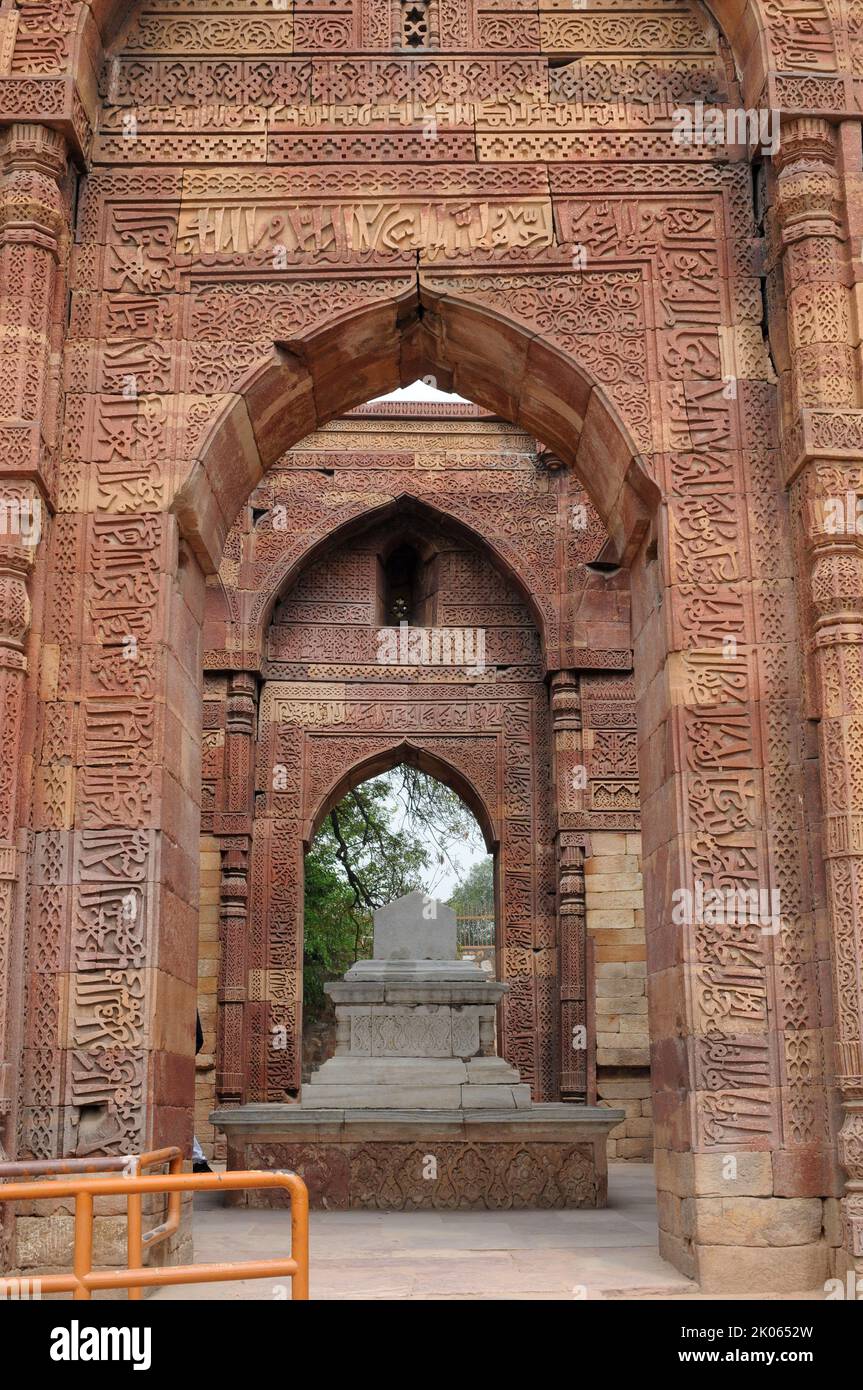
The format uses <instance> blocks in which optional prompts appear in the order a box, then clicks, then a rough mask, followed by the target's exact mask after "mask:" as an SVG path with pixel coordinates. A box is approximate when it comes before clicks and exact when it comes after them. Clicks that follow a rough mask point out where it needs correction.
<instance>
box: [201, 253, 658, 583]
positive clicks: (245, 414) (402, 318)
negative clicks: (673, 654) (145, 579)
mask: <svg viewBox="0 0 863 1390" xmlns="http://www.w3.org/2000/svg"><path fill="white" fill-rule="evenodd" d="M561 272H562V266H560V267H559V268H558V270H557V274H556V275H554V276H551V277H549V279H550V281H551V282H552V293H553V286H554V281H556V280H558V279H562V275H561ZM401 285H404V282H403V281H402V282H401ZM459 288H460V287H459V284H458V281H454V282H453V288H450V287H449V285H448V284H447V282H444V284H442V285H440V286H437V287H436V285H435V282H434V279H433V278H429V279H428V280H427V281H423V279H422V277H421V278H420V285H419V287H418V288H417V287H413V286H408V285H405V287H404V288H401V286H400V285H399V284H398V283H396V284H395V285H394V286H391V285H388V284H386V283H384V284H383V285H381V287H380V297H381V298H382V302H381V303H378V304H372V305H371V306H369V307H364V308H362V309H352V310H351V311H350V312H348V313H341V314H339V313H336V314H332V315H330V316H328V317H327V316H326V305H325V301H324V302H323V303H320V304H318V305H317V306H315V310H314V311H313V312H312V314H311V322H310V325H309V327H308V329H307V331H306V332H305V333H303V334H302V335H297V337H296V338H292V339H290V340H287V341H282V342H278V343H276V344H275V345H274V349H273V353H272V355H271V356H270V358H269V359H267V360H264V361H263V362H259V363H258V364H256V365H255V366H254V367H253V368H252V369H251V370H250V371H249V372H248V373H247V375H246V376H245V377H244V378H243V379H241V380H240V381H239V382H237V384H236V388H235V389H234V390H233V391H232V392H231V395H230V397H229V399H228V400H227V401H226V402H224V403H223V404H222V405H221V407H220V409H219V412H218V415H217V416H216V417H215V418H214V419H213V420H212V421H211V422H210V423H209V425H208V427H207V429H206V430H205V432H204V433H203V435H202V437H201V439H200V441H199V444H198V448H197V451H196V457H195V459H194V462H193V465H192V469H191V473H190V475H189V477H188V478H187V480H186V481H185V482H184V483H183V485H182V487H181V489H180V491H179V493H178V495H177V496H176V498H175V500H174V503H173V510H174V512H175V513H176V515H177V518H178V521H179V523H180V527H181V531H182V534H183V535H184V537H185V538H186V539H187V541H188V542H189V545H190V546H191V548H192V549H193V550H194V551H195V553H196V555H197V556H198V558H199V560H200V561H201V563H202V564H203V565H204V567H205V569H209V570H215V569H217V568H218V562H219V559H220V556H221V549H222V546H223V545H224V540H225V536H226V535H227V531H228V529H229V528H230V525H231V523H232V522H233V520H234V518H235V516H236V515H237V513H238V512H239V509H240V507H241V506H242V505H243V504H244V502H245V500H246V498H247V497H248V495H249V492H250V491H251V489H252V488H253V487H254V486H255V485H256V484H257V482H258V481H259V480H260V479H261V478H262V477H263V475H264V473H265V472H266V470H267V469H268V468H269V467H270V466H271V465H272V464H273V463H274V462H275V460H276V459H278V458H280V457H281V456H282V455H283V454H284V453H286V452H287V450H288V449H290V448H291V447H292V445H293V444H295V443H296V441H297V440H298V439H300V438H302V437H303V436H304V435H307V434H310V433H311V432H312V431H313V430H315V429H317V428H318V427H319V426H320V425H322V424H324V423H326V421H327V420H330V419H334V418H336V417H338V416H340V415H343V414H344V413H345V412H346V411H348V410H351V409H352V408H354V407H355V406H358V405H363V404H364V403H365V402H366V401H368V400H370V399H371V398H372V397H374V396H378V395H384V394H385V393H386V392H388V391H391V390H394V389H395V388H396V387H398V386H402V385H408V384H410V382H412V381H415V380H417V379H418V378H420V377H426V376H429V377H432V378H433V379H434V380H436V381H437V382H438V383H439V384H440V385H441V387H442V389H446V390H450V389H451V390H454V391H456V392H458V394H460V395H463V396H465V397H466V398H467V399H469V400H473V401H475V402H476V403H477V405H481V406H484V407H486V408H487V409H489V410H492V411H494V412H496V413H497V414H499V415H501V416H502V417H503V418H504V419H508V420H512V421H513V423H515V424H519V425H522V426H524V428H526V429H528V430H530V431H532V432H533V433H534V434H536V435H537V437H538V438H541V439H542V440H543V442H544V443H546V444H547V445H548V446H549V447H550V448H552V449H553V450H554V451H555V452H556V453H557V454H559V455H560V457H561V458H562V459H563V460H564V461H565V462H566V463H568V464H570V465H571V466H572V467H573V468H574V469H575V471H576V472H577V474H578V476H579V478H580V479H581V480H582V482H583V484H584V486H585V488H586V489H587V491H588V492H589V494H590V496H591V498H592V500H593V501H594V503H595V505H596V507H597V510H598V511H599V514H600V516H601V517H602V520H603V522H604V524H605V526H606V528H607V530H608V533H609V538H610V542H611V547H612V549H613V551H614V553H615V554H616V555H617V556H618V557H619V559H620V560H621V561H622V562H626V561H627V560H628V559H630V558H631V557H632V555H633V554H634V552H635V550H636V549H637V547H638V545H639V544H640V542H641V540H642V539H643V537H644V534H645V531H646V528H647V525H648V521H649V517H650V515H651V513H652V511H653V510H654V509H655V506H656V503H657V501H658V497H659V490H658V488H657V487H656V484H655V483H654V482H653V481H652V480H651V479H650V477H649V476H648V474H647V471H646V467H645V463H644V460H643V458H642V456H641V455H640V454H639V453H638V451H637V447H636V444H635V443H634V441H633V439H632V437H631V434H630V431H629V430H628V429H627V426H626V424H625V422H624V421H623V420H622V419H621V418H620V416H619V414H618V412H617V411H616V410H615V406H614V402H613V396H612V397H611V398H609V395H608V394H607V393H606V392H605V391H604V390H603V389H602V388H601V387H600V386H599V384H598V383H597V382H596V381H595V379H593V378H592V377H591V374H590V373H589V372H588V371H587V370H586V369H585V368H584V367H583V366H582V364H581V363H580V361H579V360H578V357H577V356H573V354H572V353H566V352H563V351H561V349H560V348H558V347H557V346H556V344H555V342H554V336H555V335H554V332H553V331H552V332H550V333H546V334H543V333H541V332H539V331H536V330H532V329H531V327H530V323H529V320H528V321H525V319H524V318H519V317H518V316H516V315H515V314H513V313H512V312H508V311H507V303H508V299H509V296H510V294H511V293H512V290H513V288H514V286H513V285H512V283H511V277H501V283H500V285H499V286H498V285H497V284H496V283H495V280H494V279H491V280H490V282H485V281H483V282H481V284H480V286H479V287H478V288H480V290H481V291H482V290H486V293H485V294H484V295H482V297H481V298H480V299H479V302H478V303H475V302H473V298H472V293H471V292H472V289H473V286H472V285H471V283H470V280H469V279H466V280H465V282H464V284H463V286H462V287H461V288H462V289H463V293H462V294H460V293H459ZM515 288H517V285H516V286H515ZM616 291H617V287H613V288H612V289H611V292H610V293H611V296H612V297H614V295H615V293H616ZM375 297H378V296H375ZM483 301H487V302H483ZM625 302H626V301H625V300H624V303H625Z"/></svg>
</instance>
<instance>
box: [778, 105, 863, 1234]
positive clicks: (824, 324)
mask: <svg viewBox="0 0 863 1390" xmlns="http://www.w3.org/2000/svg"><path fill="white" fill-rule="evenodd" d="M836 158H837V147H836V141H835V136H834V131H833V130H832V129H831V128H830V126H829V125H828V124H827V122H826V121H823V120H820V119H817V118H799V119H796V120H786V121H784V122H783V128H782V145H781V149H780V152H779V155H778V157H777V158H776V160H775V167H776V170H777V177H776V181H775V190H774V207H773V216H774V232H775V236H774V254H775V256H776V258H777V260H778V261H779V262H781V267H782V277H783V284H784V296H785V301H786V304H787V328H786V333H787V344H788V354H787V362H786V363H784V364H782V363H780V366H784V367H785V368H786V370H785V371H784V372H783V376H782V380H783V413H784V423H785V470H786V478H787V479H788V480H789V481H791V483H792V510H793V512H794V516H795V524H796V533H797V534H796V544H797V553H798V592H799V602H800V608H801V617H802V623H801V628H802V631H803V633H804V636H805V641H806V645H807V649H808V651H807V656H808V663H807V668H808V669H807V683H808V692H807V703H808V707H809V711H810V713H811V715H812V716H813V717H814V718H815V719H817V720H818V729H819V763H820V783H821V800H822V807H823V824H822V845H821V854H822V856H823V859H824V863H825V867H826V895H827V910H828V914H829V925H830V951H831V963H832V976H833V995H834V1029H835V1031H834V1065H835V1074H836V1082H837V1085H838V1087H839V1091H840V1093H841V1097H842V1105H843V1124H842V1129H841V1132H840V1135H839V1140H838V1153H839V1161H840V1163H841V1164H842V1166H843V1167H844V1169H845V1172H846V1175H847V1182H846V1195H845V1198H844V1200H843V1219H844V1226H845V1238H844V1244H845V1249H846V1252H847V1254H848V1256H849V1257H850V1258H852V1259H857V1260H861V1259H863V534H861V533H863V527H861V528H860V532H861V533H858V523H857V510H858V507H857V496H858V493H860V492H861V491H863V470H861V467H860V464H859V462H858V461H857V460H855V459H852V458H848V457H847V456H846V457H844V458H843V454H845V453H846V451H845V450H844V449H842V448H841V447H839V448H838V449H837V456H836V458H835V459H831V458H830V457H829V453H825V451H824V450H823V449H819V448H817V447H814V444H815V442H817V438H818V431H816V430H814V429H813V428H812V425H811V424H810V420H811V419H814V418H816V416H815V412H816V410H817V419H818V420H819V422H820V425H819V429H820V431H821V433H822V434H823V435H825V437H828V438H829V437H832V438H834V439H835V440H836V441H837V442H838V441H842V440H843V439H844V432H843V425H842V422H843V420H844V419H845V418H846V417H847V412H848V411H849V409H851V410H853V409H856V408H857V407H858V406H859V387H858V386H857V384H856V371H855V349H854V347H853V346H852V343H853V334H852V330H851V311H850V303H849V295H848V289H847V283H848V267H847V261H846V258H845V252H844V247H843V238H844V237H845V235H846V229H847V228H846V213H845V207H844V202H843V197H842V187H841V182H840V180H839V177H838V172H837V167H836ZM831 421H834V422H835V424H834V426H833V427H832V428H831Z"/></svg>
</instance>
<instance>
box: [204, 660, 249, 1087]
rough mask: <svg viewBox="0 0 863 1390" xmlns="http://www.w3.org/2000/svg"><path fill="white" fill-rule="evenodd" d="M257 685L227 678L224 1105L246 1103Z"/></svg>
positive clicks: (220, 1080)
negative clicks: (245, 1082) (250, 877)
mask: <svg viewBox="0 0 863 1390" xmlns="http://www.w3.org/2000/svg"><path fill="white" fill-rule="evenodd" d="M257 712H258V686H257V680H256V678H255V676H254V675H252V674H250V673H249V672H247V671H235V672H233V673H232V674H231V675H230V677H229V679H228V697H227V711H226V725H225V779H224V782H223V784H222V787H221V792H222V798H221V801H222V804H221V805H220V806H217V809H216V812H215V814H214V817H213V829H214V831H215V833H216V834H219V833H220V832H224V831H228V832H230V833H229V836H228V837H227V838H225V839H224V840H223V841H222V881H221V887H220V909H219V918H220V940H221V954H220V960H219V989H218V1005H219V1012H218V1019H217V1030H216V1031H217V1056H218V1062H217V1070H216V1096H217V1098H218V1100H219V1101H221V1102H222V1103H225V1104H242V1102H243V1099H244V1080H243V1078H244V1073H245V1068H244V1062H243V1054H244V1037H245V1029H244V1019H245V1011H246V1002H247V999H248V970H249V966H248V951H247V949H246V946H247V939H248V930H249V855H250V852H251V846H252V821H253V818H254V737H255V728H256V723H257Z"/></svg>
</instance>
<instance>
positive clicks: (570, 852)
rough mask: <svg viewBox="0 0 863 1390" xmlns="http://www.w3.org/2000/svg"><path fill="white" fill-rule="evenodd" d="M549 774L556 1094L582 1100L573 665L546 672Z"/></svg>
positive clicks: (581, 922) (580, 790) (585, 1035)
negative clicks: (571, 825) (556, 964)
mask: <svg viewBox="0 0 863 1390" xmlns="http://www.w3.org/2000/svg"><path fill="white" fill-rule="evenodd" d="M551 718H552V739H553V757H552V766H553V776H554V785H555V810H556V818H557V834H556V847H557V864H558V898H557V912H558V944H559V948H560V1094H561V1098H562V1099H564V1100H573V1101H584V1100H586V1098H587V1092H588V1073H589V1066H590V1049H591V1048H592V1045H593V1029H592V1027H591V1026H590V1022H591V1019H590V1015H591V1014H592V1009H591V1001H590V1000H588V998H587V988H586V984H587V922H586V911H585V897H584V836H583V833H579V832H577V831H573V830H571V829H570V830H568V829H567V821H568V817H570V816H571V815H572V814H574V813H576V812H578V811H580V810H582V809H583V806H584V789H585V786H586V780H587V779H586V772H585V767H584V750H583V747H582V734H581V727H582V726H581V695H580V691H579V679H578V675H577V674H576V673H575V672H574V671H557V672H556V673H555V674H554V675H553V676H552V678H551Z"/></svg>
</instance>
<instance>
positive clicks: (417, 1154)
mask: <svg viewBox="0 0 863 1390" xmlns="http://www.w3.org/2000/svg"><path fill="white" fill-rule="evenodd" d="M210 1118H211V1120H212V1123H213V1124H215V1125H217V1126H218V1128H219V1129H221V1130H223V1131H224V1133H225V1134H226V1136H227V1141H228V1167H229V1168H252V1169H255V1168H289V1169H292V1170H293V1171H295V1172H297V1173H299V1174H300V1176H301V1177H302V1178H304V1180H305V1182H306V1184H307V1185H308V1188H309V1198H310V1202H311V1205H312V1207H313V1208H315V1209H326V1210H331V1211H346V1210H372V1211H418V1210H435V1211H450V1210H462V1211H481V1210H488V1211H508V1210H530V1209H541V1208H547V1209H562V1208H577V1207H604V1206H605V1204H606V1200H607V1183H608V1166H607V1161H606V1141H607V1138H608V1132H609V1130H610V1129H612V1128H613V1126H614V1125H616V1124H619V1123H620V1121H621V1120H622V1119H623V1112H622V1111H620V1110H608V1109H605V1108H602V1107H596V1106H581V1105H569V1104H567V1105H553V1104H550V1105H532V1106H530V1107H529V1108H527V1109H515V1110H491V1109H488V1110H486V1109H477V1110H470V1109H462V1110H457V1111H453V1110H438V1111H436V1110H430V1109H416V1108H415V1109H410V1110H395V1109H384V1110H371V1109H362V1110H338V1109H326V1110H321V1109H311V1108H308V1107H306V1106H305V1105H303V1106H300V1105H279V1104H268V1105H244V1106H239V1107H237V1108H235V1109H228V1108H224V1109H220V1110H216V1111H214V1112H213V1114H212V1115H211V1117H210ZM236 1198H237V1199H238V1202H237V1204H238V1205H249V1206H257V1207H268V1206H283V1205H286V1199H285V1194H282V1193H280V1192H254V1191H251V1192H248V1193H238V1194H236Z"/></svg>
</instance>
